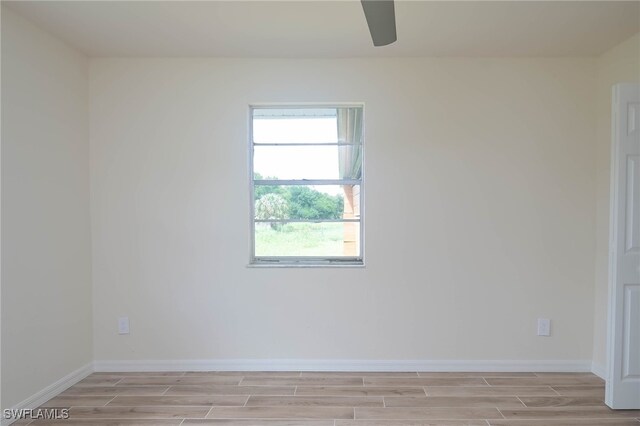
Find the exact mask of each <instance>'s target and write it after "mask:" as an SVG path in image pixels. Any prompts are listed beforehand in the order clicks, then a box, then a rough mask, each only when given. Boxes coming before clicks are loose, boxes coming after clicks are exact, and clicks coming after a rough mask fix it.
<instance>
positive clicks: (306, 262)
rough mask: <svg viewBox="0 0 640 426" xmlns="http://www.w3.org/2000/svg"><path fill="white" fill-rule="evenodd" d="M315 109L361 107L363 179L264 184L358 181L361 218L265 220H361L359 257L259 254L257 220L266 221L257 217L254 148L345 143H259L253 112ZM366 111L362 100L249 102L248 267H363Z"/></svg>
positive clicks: (288, 182)
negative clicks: (340, 101) (289, 102)
mask: <svg viewBox="0 0 640 426" xmlns="http://www.w3.org/2000/svg"><path fill="white" fill-rule="evenodd" d="M268 108H274V109H285V108H286V109H304V108H309V109H314V108H361V109H362V127H363V128H362V144H361V149H362V165H361V168H362V170H361V174H360V179H347V180H345V179H343V180H340V179H337V180H329V179H318V180H309V179H302V180H263V182H264V183H263V185H343V184H349V183H351V184H358V185H360V218H359V219H333V220H304V219H285V220H268V221H266V222H283V223H291V222H310V223H319V222H343V223H346V222H358V223H360V255H359V256H256V252H255V250H256V243H255V224H256V222H265V221H261V220H256V219H255V199H254V198H255V197H254V195H255V186H256V185H255V179H254V171H253V151H254V146H255V145H259V146H296V145H304V146H321V145H325V146H339V145H345V144H340V143H300V144H291V143H260V144H254V142H253V111H254V110H256V109H268ZM364 123H365V110H364V104H363V103H347V104H341V103H331V104H323V103H309V104H251V105H249V129H248V135H249V138H248V141H249V156H248V157H249V167H248V169H249V253H250V256H249V264H248V265H247V266H249V267H340V268H344V267H364V266H365V264H364V248H365V242H364V227H365V225H364V222H365V213H364V211H365V205H364V201H365V196H364V193H365V149H364V146H365V139H366V135H365V125H364Z"/></svg>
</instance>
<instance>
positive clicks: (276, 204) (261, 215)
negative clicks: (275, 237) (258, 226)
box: [255, 193, 289, 229]
mask: <svg viewBox="0 0 640 426" xmlns="http://www.w3.org/2000/svg"><path fill="white" fill-rule="evenodd" d="M255 210H256V219H259V220H282V219H287V218H288V217H289V203H288V202H287V200H286V199H285V198H284V197H283V196H282V195H280V194H274V193H270V194H264V195H263V196H262V197H260V199H259V200H256V206H255ZM270 225H271V228H272V229H280V228H281V225H282V224H281V223H279V222H270Z"/></svg>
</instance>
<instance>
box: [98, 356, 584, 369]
mask: <svg viewBox="0 0 640 426" xmlns="http://www.w3.org/2000/svg"><path fill="white" fill-rule="evenodd" d="M93 366H94V371H99V372H114V371H123V372H124V371H370V372H374V371H468V372H474V371H486V372H516V371H525V372H544V371H548V372H590V371H592V364H591V361H587V360H576V361H574V360H558V361H549V360H543V361H540V360H535V361H514V360H483V361H460V360H455V361H431V360H336V359H314V360H311V359H211V360H199V359H196V360H194V359H186V360H131V361H124V360H123V361H95V362H94V364H93Z"/></svg>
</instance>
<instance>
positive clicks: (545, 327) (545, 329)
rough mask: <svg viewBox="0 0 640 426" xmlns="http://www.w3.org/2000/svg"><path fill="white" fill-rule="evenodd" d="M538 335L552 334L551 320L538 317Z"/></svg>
mask: <svg viewBox="0 0 640 426" xmlns="http://www.w3.org/2000/svg"><path fill="white" fill-rule="evenodd" d="M538 336H551V320H550V319H547V318H538Z"/></svg>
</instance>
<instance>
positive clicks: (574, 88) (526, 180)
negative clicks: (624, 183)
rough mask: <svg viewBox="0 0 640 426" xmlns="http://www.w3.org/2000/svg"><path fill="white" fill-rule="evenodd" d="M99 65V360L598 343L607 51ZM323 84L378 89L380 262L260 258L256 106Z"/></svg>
mask: <svg viewBox="0 0 640 426" xmlns="http://www.w3.org/2000/svg"><path fill="white" fill-rule="evenodd" d="M90 76H91V77H90V80H91V82H90V87H91V89H90V91H91V103H90V123H91V124H90V133H91V208H92V245H93V285H94V292H93V309H94V351H95V358H96V359H97V360H145V359H159V360H180V359H218V358H226V359H228V358H243V359H247V358H292V359H304V358H315V359H322V358H323V359H424V360H445V359H446V360H455V359H462V360H473V359H479V360H499V359H506V360H590V359H591V356H592V349H593V323H594V318H593V306H594V286H593V274H594V266H593V265H594V256H595V209H594V200H595V195H596V194H595V187H596V186H595V185H596V172H595V167H594V165H595V163H596V138H595V135H596V128H595V117H596V97H595V90H594V88H595V86H596V64H595V60H593V59H571V58H568V59H380V60H375V59H348V60H277V59H274V60H241V59H236V60H234V59H97V60H92V61H91V72H90ZM315 101H317V102H341V101H351V102H355V101H363V102H365V108H366V134H367V139H366V148H365V150H366V151H365V155H366V214H367V217H366V220H367V228H366V256H367V257H366V263H367V266H366V268H364V269H252V268H247V267H246V264H247V259H248V241H249V235H248V229H249V226H248V224H249V217H248V194H247V191H248V180H247V179H248V178H247V122H248V117H247V114H248V108H247V107H248V105H249V104H250V103H253V102H315ZM122 315H128V316H130V318H131V334H130V335H129V336H118V335H117V334H116V318H117V317H118V316H122ZM539 316H540V317H548V318H552V319H553V336H552V337H550V338H542V337H536V336H535V321H536V318H537V317H539Z"/></svg>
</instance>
